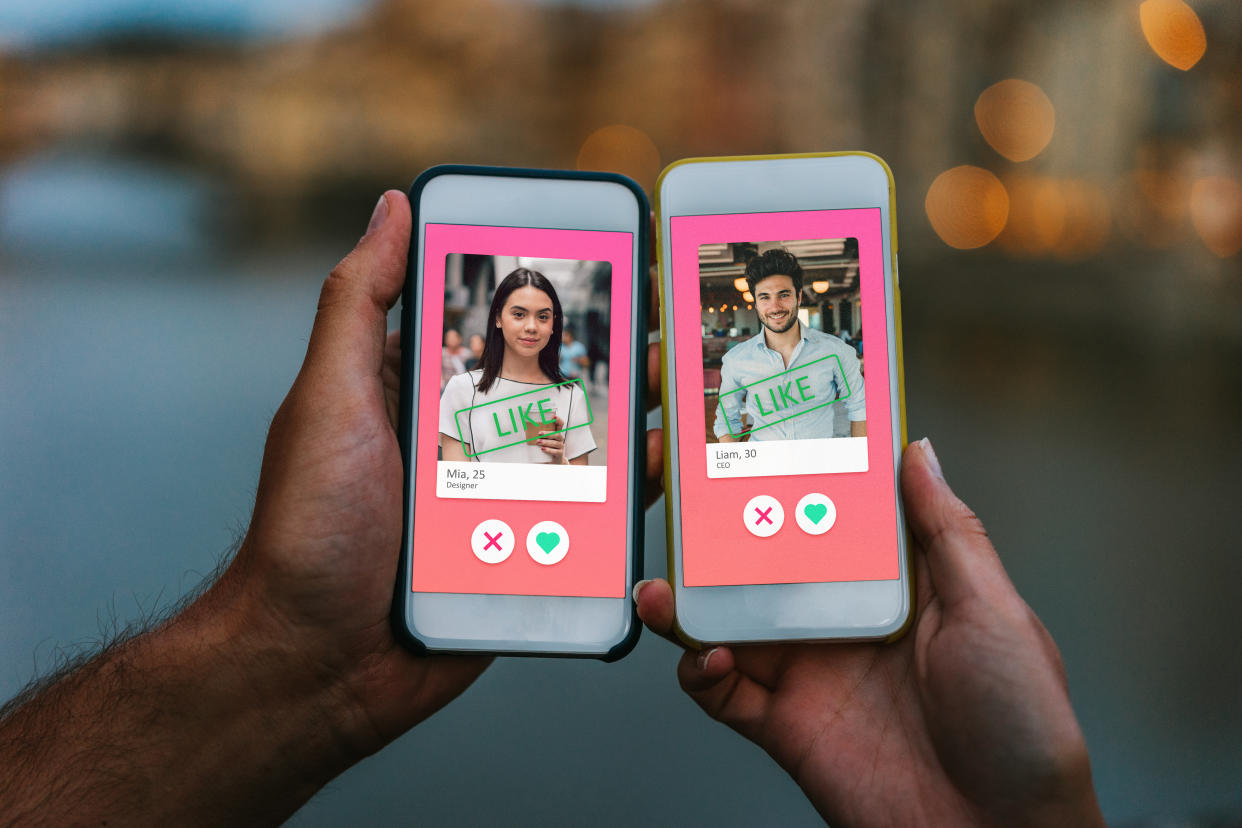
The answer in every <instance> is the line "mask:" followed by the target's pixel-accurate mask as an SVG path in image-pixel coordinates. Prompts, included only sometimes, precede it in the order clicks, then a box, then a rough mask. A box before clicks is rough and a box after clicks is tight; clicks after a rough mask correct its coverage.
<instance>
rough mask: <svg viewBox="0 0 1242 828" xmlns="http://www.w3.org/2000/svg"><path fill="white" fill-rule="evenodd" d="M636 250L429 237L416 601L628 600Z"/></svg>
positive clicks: (601, 242)
mask: <svg viewBox="0 0 1242 828" xmlns="http://www.w3.org/2000/svg"><path fill="white" fill-rule="evenodd" d="M634 241H635V240H634V236H633V234H631V233H624V232H605V231H593V230H550V229H540V228H522V227H485V226H476V225H449V224H427V225H426V227H425V232H424V240H423V250H424V257H423V258H424V265H423V287H422V294H421V298H420V305H419V313H420V315H421V320H422V333H421V338H420V359H419V365H418V366H417V369H416V373H415V377H416V380H417V382H418V391H419V393H418V403H417V428H416V435H415V451H414V457H415V461H414V462H415V469H414V475H413V478H414V480H413V485H414V487H415V492H414V525H413V533H412V543H413V550H412V556H411V588H412V589H413V590H414V591H416V592H452V593H474V594H493V595H561V596H581V597H599V598H621V597H624V595H625V589H626V584H627V577H626V531H627V528H628V524H627V520H626V516H627V509H626V496H627V485H626V484H627V479H626V478H627V472H628V462H627V458H628V445H627V441H628V439H629V407H630V380H631V370H632V366H631V364H630V362H631V360H630V345H631V343H630V328H631V322H632V320H631V302H632V301H633V293H632V291H633V276H632V271H633V257H634V252H633V251H634Z"/></svg>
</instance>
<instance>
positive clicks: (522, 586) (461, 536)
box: [411, 224, 641, 598]
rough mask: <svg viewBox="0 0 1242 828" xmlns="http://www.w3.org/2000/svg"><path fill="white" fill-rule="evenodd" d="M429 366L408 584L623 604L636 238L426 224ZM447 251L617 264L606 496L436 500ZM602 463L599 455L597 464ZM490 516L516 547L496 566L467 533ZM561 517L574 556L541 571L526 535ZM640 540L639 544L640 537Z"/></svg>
mask: <svg viewBox="0 0 1242 828" xmlns="http://www.w3.org/2000/svg"><path fill="white" fill-rule="evenodd" d="M423 244H424V248H425V253H424V268H423V295H422V307H421V308H420V311H421V313H422V319H423V333H422V347H421V353H422V363H421V365H419V366H418V374H417V376H418V384H419V386H418V387H419V391H420V394H419V402H418V426H417V433H416V437H415V440H416V450H417V451H416V458H417V459H416V463H415V470H414V532H413V547H414V548H413V554H412V559H411V587H412V589H414V590H415V591H418V592H458V593H485V594H491V595H566V596H583V597H597V598H622V597H624V596H625V592H626V587H627V584H628V578H627V573H626V560H625V533H626V502H625V499H626V479H625V478H626V470H627V468H628V465H629V463H628V458H627V452H628V450H629V448H628V443H629V434H628V430H629V421H630V416H629V408H630V397H629V394H630V389H629V383H630V369H631V366H630V341H629V339H630V327H631V324H630V323H631V318H630V317H631V313H630V302H631V301H632V293H631V291H632V290H633V284H632V275H631V274H632V272H633V256H634V253H633V245H634V237H633V236H632V235H631V234H629V233H614V232H603V231H594V230H544V229H534V228H523V227H476V226H471V225H450V224H428V225H427V227H426V233H425V238H424V242H423ZM449 253H477V254H481V255H486V256H529V257H534V258H551V259H589V260H592V261H599V262H609V263H610V264H611V265H612V297H611V298H612V331H611V338H610V340H609V366H608V413H609V417H608V456H607V458H606V463H607V467H608V471H607V475H608V483H607V488H608V492H607V500H605V501H604V502H603V503H564V502H544V501H539V500H460V499H454V498H443V499H442V498H439V497H437V496H436V448H437V446H438V445H439V419H440V413H439V412H440V394H439V387H440V332H441V329H442V327H443V324H444V267H445V257H446V256H447V255H448V254H449ZM604 462H605V458H603V457H600V456H599V452H595V453H593V454H592V455H591V463H592V464H593V465H599V464H601V463H604ZM488 518H496V519H498V520H503V521H504V522H505V523H507V524H509V526H510V528H512V529H513V533H514V535H515V536H516V538H517V543H518V548H517V549H515V550H514V551H513V552H512V554H511V555H510V556H509V557H508V559H506V560H505V561H502V562H501V563H498V564H486V563H483V562H482V561H480V560H479V559H478V558H476V557H475V556H474V553H473V552H471V550H470V534H471V532H473V531H474V527H475V526H477V525H478V524H479V523H480V522H481V521H483V520H486V519H488ZM541 520H554V521H556V522H557V523H559V524H561V525H562V526H564V527H565V530H566V532H567V533H568V535H569V553H568V554H567V555H566V556H565V559H564V560H562V561H561V562H560V563H557V564H554V565H552V566H544V565H541V564H538V563H535V562H534V561H533V560H531V558H530V556H529V555H528V554H527V553H526V548H525V539H526V533H527V532H528V531H529V530H530V528H531V527H532V526H534V525H535V524H536V523H538V522H539V521H541ZM639 542H641V538H640V539H639Z"/></svg>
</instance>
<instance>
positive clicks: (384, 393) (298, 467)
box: [219, 190, 489, 758]
mask: <svg viewBox="0 0 1242 828" xmlns="http://www.w3.org/2000/svg"><path fill="white" fill-rule="evenodd" d="M409 238H410V207H409V203H408V202H407V200H406V197H405V195H404V194H403V193H401V192H399V191H396V190H391V191H389V192H387V193H385V194H384V196H383V198H382V199H381V202H380V203H379V204H378V205H377V207H376V211H375V215H374V216H373V217H372V220H371V224H370V227H368V229H367V233H366V235H365V236H363V238H362V239H361V241H359V242H358V245H357V247H355V248H354V250H353V251H352V252H351V253H350V254H349V255H348V256H346V257H345V259H344V260H342V261H341V263H340V264H339V265H337V267H336V268H335V269H334V270H333V271H332V274H331V275H330V276H329V277H328V279H327V280H326V281H325V282H324V285H323V290H322V293H321V294H320V299H319V311H318V314H317V315H316V317H315V325H314V329H313V330H312V331H311V337H310V344H309V346H308V348H307V352H306V360H305V362H304V363H303V365H302V370H301V372H300V373H299V374H298V376H297V379H296V380H295V381H294V383H293V387H292V389H291V390H290V391H289V394H288V396H287V397H286V398H285V401H284V403H283V404H282V405H281V406H280V409H279V410H278V411H277V412H276V416H275V418H274V419H273V420H272V425H271V429H270V431H269V433H268V439H267V448H266V451H265V454H264V458H263V470H262V475H261V477H260V480H259V490H258V496H257V498H256V502H255V509H254V518H253V520H252V522H251V525H250V530H249V532H248V533H247V535H246V539H245V542H244V543H243V545H242V548H241V550H240V552H239V554H238V556H237V560H236V561H235V562H234V564H233V566H232V567H230V569H229V571H228V572H227V573H226V574H225V576H224V578H223V579H222V581H221V584H220V585H219V588H220V589H231V590H235V591H236V592H237V593H238V594H240V595H241V596H243V598H242V603H243V604H244V605H246V606H249V607H262V608H264V609H265V612H264V613H263V615H264V620H265V621H266V622H268V623H266V624H260V623H257V622H256V623H255V625H254V626H256V628H258V629H262V630H270V631H271V635H273V636H274V637H275V640H277V641H280V642H281V643H282V644H283V645H284V646H286V647H288V648H290V649H292V650H294V651H295V652H296V653H297V654H298V656H299V657H300V659H301V660H302V661H303V662H305V664H306V665H307V667H308V668H309V671H310V672H311V673H312V674H313V675H315V676H317V677H318V678H319V679H320V680H321V681H325V682H328V683H330V684H331V685H332V687H333V690H334V692H335V695H336V696H337V697H338V698H339V699H340V701H341V708H340V710H339V711H338V716H339V718H340V719H341V722H340V723H339V724H338V727H339V729H340V731H341V736H342V738H343V740H345V742H346V743H347V744H348V746H349V747H350V748H351V749H352V751H353V752H354V753H356V754H357V756H356V757H355V758H358V757H361V756H363V755H366V754H368V753H371V752H374V751H375V750H378V749H379V748H380V747H382V746H383V745H384V744H386V743H387V742H388V741H390V740H391V739H393V738H395V737H396V736H398V735H399V734H401V733H402V732H404V731H405V730H406V729H408V728H409V727H411V726H412V725H414V724H415V723H417V722H419V721H421V720H422V719H424V718H426V717H427V716H429V715H430V714H431V713H433V712H434V711H435V710H437V709H439V708H440V707H441V706H442V705H444V704H445V703H446V702H448V701H449V700H451V699H452V698H454V697H455V696H457V695H458V694H459V693H461V692H462V691H463V690H465V689H466V687H467V686H469V684H470V683H471V682H472V681H473V680H474V679H475V677H476V676H478V675H479V673H480V672H482V670H483V669H484V668H485V667H486V666H487V664H488V663H489V659H487V658H481V657H463V656H431V657H427V656H415V655H413V654H411V653H410V652H409V651H408V650H406V649H404V648H403V647H402V646H400V645H399V644H398V643H397V641H396V640H395V639H394V636H393V633H392V630H391V628H390V626H389V615H388V613H389V608H390V606H391V603H392V595H393V584H394V582H395V580H396V572H397V561H398V553H399V551H400V547H401V525H402V517H401V516H402V507H401V494H402V465H401V453H400V450H399V448H398V444H397V435H396V423H397V408H398V395H399V377H400V366H401V353H400V341H399V338H398V336H399V334H398V332H396V331H394V332H392V333H390V334H387V335H386V333H385V329H386V315H387V311H388V309H389V308H390V307H392V305H393V304H394V303H395V302H396V300H397V297H398V296H399V295H400V293H401V287H402V284H403V283H404V280H405V265H406V254H407V252H408V248H409Z"/></svg>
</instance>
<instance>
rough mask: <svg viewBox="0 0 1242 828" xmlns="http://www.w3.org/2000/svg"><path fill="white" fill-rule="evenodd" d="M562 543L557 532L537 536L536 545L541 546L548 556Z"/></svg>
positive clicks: (542, 533)
mask: <svg viewBox="0 0 1242 828" xmlns="http://www.w3.org/2000/svg"><path fill="white" fill-rule="evenodd" d="M560 542H561V536H560V535H558V534H556V533H555V532H540V533H539V534H538V535H535V543H537V544H539V548H540V549H542V550H543V551H544V552H546V553H547V554H549V555H551V554H552V550H553V549H555V548H556V547H557V544H559V543H560Z"/></svg>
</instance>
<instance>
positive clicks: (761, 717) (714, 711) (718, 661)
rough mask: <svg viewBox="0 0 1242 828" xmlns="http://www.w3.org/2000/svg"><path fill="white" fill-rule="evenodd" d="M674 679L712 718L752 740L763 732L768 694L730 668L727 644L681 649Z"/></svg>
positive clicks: (731, 665) (730, 652) (769, 696)
mask: <svg viewBox="0 0 1242 828" xmlns="http://www.w3.org/2000/svg"><path fill="white" fill-rule="evenodd" d="M677 680H678V681H679V682H680V683H681V689H682V690H684V691H686V695H688V696H689V697H690V698H691V699H693V700H694V702H695V704H697V705H698V706H699V707H701V708H703V711H704V712H705V713H707V715H709V716H711V717H712V718H713V719H716V720H717V721H719V722H721V723H723V724H726V725H728V726H729V727H731V728H733V729H734V730H736V731H737V732H738V733H740V734H742V735H743V736H745V737H746V738H747V739H750V740H751V741H752V742H758V741H759V740H760V738H761V737H762V736H763V730H764V721H765V720H766V719H767V715H768V707H769V705H770V704H771V700H772V694H771V692H769V691H768V690H767V689H766V688H764V687H763V686H762V685H760V684H759V683H757V682H755V681H754V680H753V679H751V678H749V677H747V676H746V675H744V674H742V673H741V672H739V671H738V670H736V669H734V662H733V653H732V651H731V650H730V649H729V648H728V647H713V648H712V649H710V650H704V651H703V652H701V653H696V652H686V653H684V654H683V655H682V657H681V661H680V662H679V663H678V664H677Z"/></svg>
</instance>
